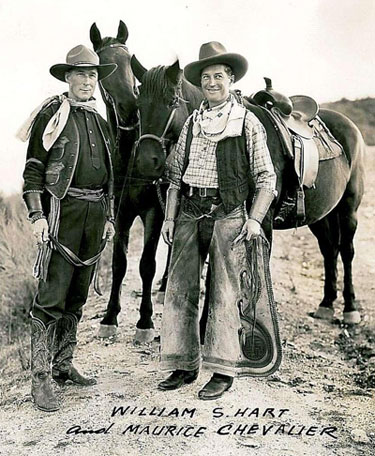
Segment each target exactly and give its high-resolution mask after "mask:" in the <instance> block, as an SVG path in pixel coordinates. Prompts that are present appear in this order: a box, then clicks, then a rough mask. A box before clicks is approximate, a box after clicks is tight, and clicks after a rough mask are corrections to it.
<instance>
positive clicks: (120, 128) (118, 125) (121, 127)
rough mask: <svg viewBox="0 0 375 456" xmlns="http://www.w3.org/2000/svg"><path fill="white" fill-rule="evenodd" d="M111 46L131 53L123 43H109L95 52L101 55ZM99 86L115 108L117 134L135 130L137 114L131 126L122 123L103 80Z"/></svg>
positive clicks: (107, 100)
mask: <svg viewBox="0 0 375 456" xmlns="http://www.w3.org/2000/svg"><path fill="white" fill-rule="evenodd" d="M109 48H120V49H123V50H124V51H125V52H126V53H127V54H128V53H129V50H128V47H127V46H125V44H121V43H113V44H108V45H107V46H103V47H101V48H99V49H97V50H96V51H95V52H96V53H97V54H98V55H100V53H101V52H103V51H104V50H105V49H109ZM99 87H100V91H101V92H102V95H103V98H104V100H105V101H106V102H107V103H108V104H110V105H111V107H112V109H113V112H114V114H115V120H116V130H117V135H119V134H120V132H121V131H133V130H135V129H136V128H137V127H138V125H139V118H138V116H137V122H136V123H135V124H134V125H130V126H125V125H121V123H120V117H119V115H118V111H117V109H116V104H115V100H114V99H113V97H112V95H111V94H110V93H109V92H108V91H107V90H106V89H105V87H104V86H103V84H102V82H101V81H99ZM134 91H135V92H136V87H135V85H134Z"/></svg>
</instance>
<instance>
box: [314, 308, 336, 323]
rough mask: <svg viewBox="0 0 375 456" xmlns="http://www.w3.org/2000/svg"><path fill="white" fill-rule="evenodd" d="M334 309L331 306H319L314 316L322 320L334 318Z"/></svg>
mask: <svg viewBox="0 0 375 456" xmlns="http://www.w3.org/2000/svg"><path fill="white" fill-rule="evenodd" d="M333 313H334V310H333V309H331V308H330V307H318V310H317V311H316V312H315V313H314V318H319V319H320V320H333Z"/></svg>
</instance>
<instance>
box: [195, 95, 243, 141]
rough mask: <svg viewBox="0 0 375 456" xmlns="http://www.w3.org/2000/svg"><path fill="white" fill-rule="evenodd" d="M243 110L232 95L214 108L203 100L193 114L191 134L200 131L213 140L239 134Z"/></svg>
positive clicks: (196, 133)
mask: <svg viewBox="0 0 375 456" xmlns="http://www.w3.org/2000/svg"><path fill="white" fill-rule="evenodd" d="M245 112H246V110H245V108H244V107H243V106H241V105H239V104H238V103H237V101H236V99H235V98H234V96H233V95H230V96H229V97H228V99H227V100H226V101H224V103H222V104H220V105H218V106H215V107H214V108H209V107H208V103H207V100H204V101H203V102H202V103H201V105H200V107H199V109H198V110H196V111H195V112H194V114H193V135H194V136H197V135H198V134H199V133H201V134H202V135H203V136H205V137H206V138H208V139H209V140H211V141H213V142H219V141H221V140H222V139H224V138H227V137H233V136H240V135H241V133H242V127H243V120H244V117H245Z"/></svg>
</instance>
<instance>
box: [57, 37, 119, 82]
mask: <svg viewBox="0 0 375 456" xmlns="http://www.w3.org/2000/svg"><path fill="white" fill-rule="evenodd" d="M77 68H96V69H97V70H98V80H100V79H104V78H106V77H107V76H109V75H110V74H112V73H113V72H114V71H115V70H116V68H117V65H116V64H115V63H109V64H103V65H101V64H100V63H99V56H98V54H96V53H95V52H94V51H92V50H91V49H89V48H88V47H86V46H83V45H82V44H79V45H78V46H76V47H74V48H73V49H71V50H70V51H69V52H68V54H67V56H66V63H57V64H56V65H53V66H51V68H50V69H49V71H50V73H51V74H52V76H54V77H55V78H57V79H59V80H60V81H63V82H65V73H66V72H67V71H70V70H74V69H77Z"/></svg>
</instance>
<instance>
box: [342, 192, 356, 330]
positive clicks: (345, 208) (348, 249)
mask: <svg viewBox="0 0 375 456" xmlns="http://www.w3.org/2000/svg"><path fill="white" fill-rule="evenodd" d="M353 206H354V208H355V204H353V200H352V198H347V197H346V195H344V199H343V200H342V201H341V202H340V204H339V207H338V210H339V215H340V230H341V242H340V255H341V259H342V262H343V267H344V289H343V296H344V303H345V304H344V323H349V324H357V323H359V322H360V321H361V315H360V313H359V311H358V309H357V306H356V302H355V293H354V286H353V276H352V264H353V258H354V244H353V238H354V235H355V232H356V230H357V224H358V221H357V211H356V209H353Z"/></svg>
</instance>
